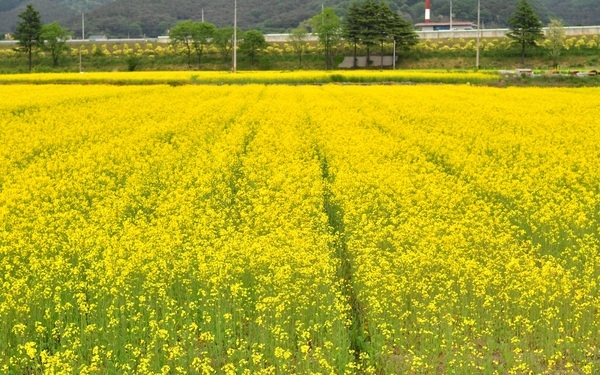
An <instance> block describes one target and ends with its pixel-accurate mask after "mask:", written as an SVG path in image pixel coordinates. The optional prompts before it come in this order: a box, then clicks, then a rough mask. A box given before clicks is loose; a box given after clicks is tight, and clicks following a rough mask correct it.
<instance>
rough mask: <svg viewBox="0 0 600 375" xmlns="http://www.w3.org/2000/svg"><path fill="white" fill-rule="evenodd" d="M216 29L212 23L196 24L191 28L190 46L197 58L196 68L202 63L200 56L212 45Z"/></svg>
mask: <svg viewBox="0 0 600 375" xmlns="http://www.w3.org/2000/svg"><path fill="white" fill-rule="evenodd" d="M216 31H217V28H216V27H215V25H213V24H212V23H208V22H196V23H194V25H193V27H192V46H193V47H194V51H195V52H196V56H198V66H200V64H201V63H202V54H203V53H204V51H205V50H206V49H207V48H208V47H209V46H210V44H211V43H212V39H213V37H214V35H215V32H216Z"/></svg>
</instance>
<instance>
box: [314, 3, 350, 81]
mask: <svg viewBox="0 0 600 375" xmlns="http://www.w3.org/2000/svg"><path fill="white" fill-rule="evenodd" d="M310 24H311V27H312V29H313V33H314V34H317V36H318V37H319V43H320V44H321V45H322V46H323V48H324V49H325V69H328V70H329V69H333V68H334V66H333V61H334V58H335V49H336V48H337V47H338V45H339V43H340V41H341V40H342V27H341V26H342V25H341V23H340V19H339V17H338V16H337V15H336V14H335V12H334V10H333V8H325V9H323V11H322V12H321V13H319V14H317V15H316V16H314V17H313V18H311V20H310Z"/></svg>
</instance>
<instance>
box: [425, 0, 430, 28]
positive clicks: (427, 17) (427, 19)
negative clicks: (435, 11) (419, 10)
mask: <svg viewBox="0 0 600 375" xmlns="http://www.w3.org/2000/svg"><path fill="white" fill-rule="evenodd" d="M429 22H431V0H425V23H429Z"/></svg>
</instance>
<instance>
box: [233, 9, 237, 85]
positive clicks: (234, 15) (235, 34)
mask: <svg viewBox="0 0 600 375" xmlns="http://www.w3.org/2000/svg"><path fill="white" fill-rule="evenodd" d="M236 71H237V0H233V72H234V73H235V72H236Z"/></svg>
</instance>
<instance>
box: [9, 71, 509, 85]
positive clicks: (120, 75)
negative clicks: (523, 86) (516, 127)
mask: <svg viewBox="0 0 600 375" xmlns="http://www.w3.org/2000/svg"><path fill="white" fill-rule="evenodd" d="M499 78H500V76H499V75H498V72H496V71H479V72H472V71H446V70H394V71H391V70H382V71H374V70H368V71H365V70H343V71H342V70H339V71H310V70H308V71H282V72H272V71H239V72H237V73H236V74H232V73H230V72H207V71H202V72H183V71H173V72H165V71H161V72H89V73H88V72H85V73H33V74H5V75H0V82H1V83H25V84H26V83H38V84H44V83H86V84H101V83H106V84H127V85H130V84H160V83H163V84H171V85H178V84H253V83H254V84H311V83H315V84H316V83H331V82H365V83H372V82H407V81H409V82H446V83H484V82H497V81H498V79H499Z"/></svg>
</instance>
